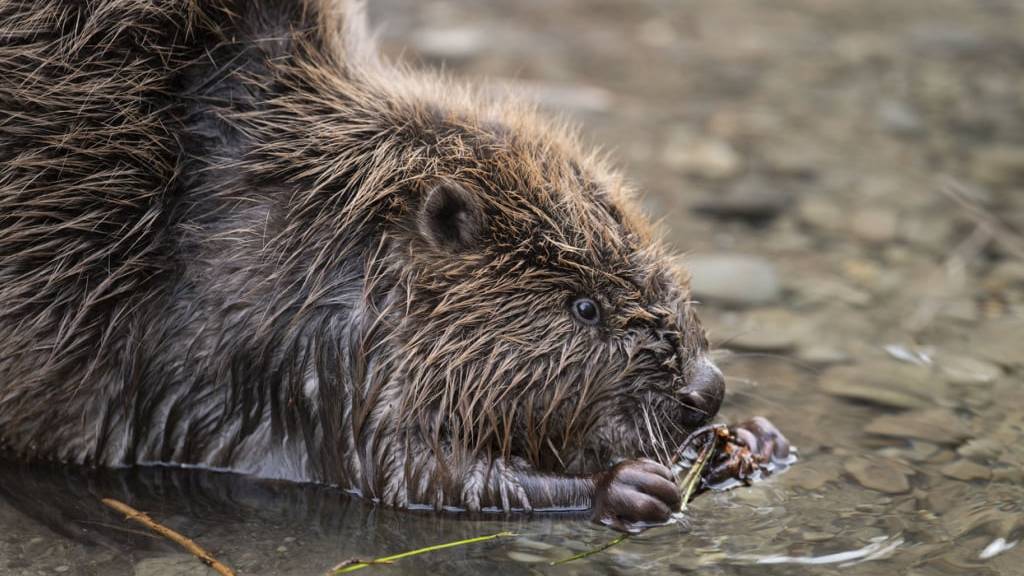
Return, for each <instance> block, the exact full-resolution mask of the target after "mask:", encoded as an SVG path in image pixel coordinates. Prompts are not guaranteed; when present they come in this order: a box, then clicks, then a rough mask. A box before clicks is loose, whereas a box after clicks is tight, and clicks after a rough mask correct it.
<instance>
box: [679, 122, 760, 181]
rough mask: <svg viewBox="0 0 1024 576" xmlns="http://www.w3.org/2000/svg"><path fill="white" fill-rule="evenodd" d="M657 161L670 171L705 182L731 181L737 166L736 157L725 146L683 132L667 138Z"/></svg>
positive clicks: (726, 143)
mask: <svg viewBox="0 0 1024 576" xmlns="http://www.w3.org/2000/svg"><path fill="white" fill-rule="evenodd" d="M661 159H662V162H663V163H664V164H665V165H666V166H668V167H669V168H672V169H673V170H679V171H681V172H683V173H685V174H689V175H691V176H697V177H700V178H707V179H709V180H722V179H726V178H731V177H733V176H735V175H736V174H737V173H739V171H740V164H741V160H740V156H739V154H737V153H736V151H735V150H734V149H733V148H732V146H730V145H729V143H728V142H724V141H722V140H714V139H707V138H698V137H696V136H693V135H691V134H689V133H688V132H683V131H677V132H675V133H673V134H672V135H670V136H669V139H668V142H667V143H666V145H665V149H664V151H663V152H662V157H661Z"/></svg>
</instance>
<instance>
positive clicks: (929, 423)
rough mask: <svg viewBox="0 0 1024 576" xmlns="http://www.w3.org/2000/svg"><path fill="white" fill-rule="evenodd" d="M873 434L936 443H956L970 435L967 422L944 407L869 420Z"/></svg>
mask: <svg viewBox="0 0 1024 576" xmlns="http://www.w3.org/2000/svg"><path fill="white" fill-rule="evenodd" d="M864 430H865V431H866V432H868V433H870V434H878V435H880V436H891V437H894V438H915V439H918V440H926V441H928V442H934V443H937V444H955V443H957V442H960V441H962V440H965V439H967V438H969V437H970V432H969V431H968V430H967V426H966V425H965V424H964V423H963V422H962V421H961V420H960V419H959V418H958V417H957V416H956V414H953V412H951V411H949V410H946V409H944V408H935V409H929V410H915V411H913V412H906V413H903V414H887V415H884V416H879V417H878V418H875V419H874V420H872V421H871V422H868V424H867V426H865V427H864Z"/></svg>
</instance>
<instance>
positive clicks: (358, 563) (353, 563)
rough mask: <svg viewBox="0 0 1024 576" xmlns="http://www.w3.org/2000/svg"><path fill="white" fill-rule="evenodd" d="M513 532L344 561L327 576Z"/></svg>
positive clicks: (491, 538)
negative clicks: (368, 558) (377, 556)
mask: <svg viewBox="0 0 1024 576" xmlns="http://www.w3.org/2000/svg"><path fill="white" fill-rule="evenodd" d="M515 535H516V534H515V532H498V533H497V534H490V535H488V536H477V537H476V538H467V539H465V540H457V541H455V542H446V543H444V544H435V545H433V546H427V547H426V548H418V549H416V550H410V551H408V552H402V553H401V554H394V555H392V556H384V557H382V558H374V559H373V560H355V559H353V560H346V561H345V562H342V563H341V564H338V565H337V566H335V567H334V568H332V569H331V571H330V572H328V574H345V573H346V572H354V571H356V570H362V569H363V568H366V567H367V566H373V565H375V564H391V563H393V562H394V561H395V560H401V559H402V558H408V557H409V556H416V555H417V554H425V553H427V552H434V551H436V550H444V549H445V548H454V547H455V546H465V545H466V544H476V543H477V542H486V541H488V540H494V539H495V538H504V537H507V536H515Z"/></svg>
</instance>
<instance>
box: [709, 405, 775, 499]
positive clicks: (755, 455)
mask: <svg viewBox="0 0 1024 576" xmlns="http://www.w3.org/2000/svg"><path fill="white" fill-rule="evenodd" d="M722 436H723V437H724V439H725V441H724V442H723V443H722V444H720V448H719V451H718V455H717V457H716V458H715V460H714V462H713V463H712V467H711V471H710V472H709V473H708V474H707V475H706V476H705V480H706V481H707V483H708V484H710V485H712V486H714V485H722V484H728V483H735V482H742V483H744V484H749V483H750V482H752V481H754V480H758V479H759V478H761V477H763V476H768V475H770V474H772V473H773V472H775V471H776V470H778V469H780V468H784V467H786V466H788V465H789V464H790V460H791V447H790V444H789V440H786V437H785V436H783V435H782V432H779V429H778V428H776V427H775V425H774V424H772V423H771V422H769V421H768V420H767V419H765V418H761V417H756V418H751V419H750V420H748V421H746V422H743V423H741V424H737V425H735V426H730V427H729V428H728V429H726V430H725V431H724V434H722Z"/></svg>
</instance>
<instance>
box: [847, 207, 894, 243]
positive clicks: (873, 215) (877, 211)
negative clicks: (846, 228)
mask: <svg viewBox="0 0 1024 576" xmlns="http://www.w3.org/2000/svg"><path fill="white" fill-rule="evenodd" d="M898 230H899V217H898V216H897V214H896V213H895V212H894V211H893V210H885V209H882V208H868V209H864V210H858V211H856V212H854V213H853V215H852V216H851V217H850V231H851V232H852V233H853V235H854V236H856V237H857V238H859V239H860V240H863V241H865V242H868V243H869V244H886V243H888V242H892V241H893V240H895V239H896V233H897V232H898Z"/></svg>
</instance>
